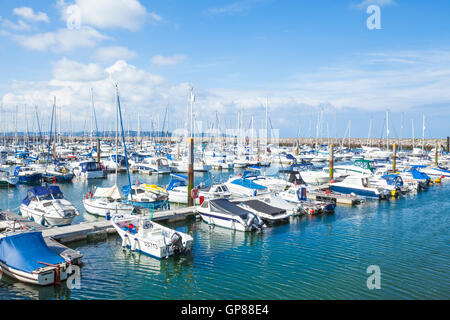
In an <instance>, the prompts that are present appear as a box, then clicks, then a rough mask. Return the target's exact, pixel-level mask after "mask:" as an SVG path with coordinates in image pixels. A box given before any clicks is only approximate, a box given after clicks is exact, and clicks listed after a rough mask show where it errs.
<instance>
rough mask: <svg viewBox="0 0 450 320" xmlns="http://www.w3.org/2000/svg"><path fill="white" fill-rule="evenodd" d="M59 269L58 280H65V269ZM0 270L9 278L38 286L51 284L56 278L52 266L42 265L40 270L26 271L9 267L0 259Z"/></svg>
mask: <svg viewBox="0 0 450 320" xmlns="http://www.w3.org/2000/svg"><path fill="white" fill-rule="evenodd" d="M59 270H60V271H59V276H60V281H64V280H66V279H67V269H64V268H61V267H60V269H59ZM0 272H2V273H4V274H6V275H7V276H8V277H10V278H13V279H16V280H19V281H22V282H26V283H30V284H34V285H40V286H48V285H52V284H54V283H55V280H56V270H55V268H53V267H44V268H43V270H42V271H41V272H36V273H35V272H32V273H28V272H23V271H20V270H17V269H14V268H11V267H9V266H7V265H6V264H4V263H2V262H1V261H0Z"/></svg>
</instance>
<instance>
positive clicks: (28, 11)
mask: <svg viewBox="0 0 450 320" xmlns="http://www.w3.org/2000/svg"><path fill="white" fill-rule="evenodd" d="M13 13H14V14H15V15H17V16H19V17H22V18H23V19H25V20H28V21H33V22H50V19H49V18H48V16H47V14H46V13H44V12H36V13H35V12H34V10H33V9H32V8H29V7H20V8H15V9H14V10H13Z"/></svg>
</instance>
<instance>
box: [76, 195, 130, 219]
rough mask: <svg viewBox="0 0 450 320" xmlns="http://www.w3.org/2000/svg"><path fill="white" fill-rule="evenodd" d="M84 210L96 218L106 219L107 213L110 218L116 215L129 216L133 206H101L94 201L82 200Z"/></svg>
mask: <svg viewBox="0 0 450 320" xmlns="http://www.w3.org/2000/svg"><path fill="white" fill-rule="evenodd" d="M83 205H84V208H85V209H86V211H87V212H89V213H90V214H94V215H96V216H101V217H106V214H107V213H108V212H109V214H110V215H111V216H113V215H117V214H122V215H124V214H131V213H132V212H133V210H134V208H133V206H129V205H124V204H119V205H117V204H114V203H113V204H112V205H110V206H102V205H100V204H99V203H98V202H96V201H95V200H90V199H84V200H83Z"/></svg>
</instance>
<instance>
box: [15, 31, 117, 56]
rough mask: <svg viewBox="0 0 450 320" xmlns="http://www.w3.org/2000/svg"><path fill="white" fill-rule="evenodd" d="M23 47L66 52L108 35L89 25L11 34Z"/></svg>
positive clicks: (91, 44) (89, 45)
mask: <svg viewBox="0 0 450 320" xmlns="http://www.w3.org/2000/svg"><path fill="white" fill-rule="evenodd" d="M12 38H13V39H14V40H15V41H16V42H18V43H19V44H20V45H22V46H23V47H26V48H28V49H32V50H37V51H47V50H51V51H55V52H68V51H72V50H74V49H77V48H80V47H93V46H96V45H97V44H98V43H100V42H101V41H103V40H107V39H109V37H107V36H105V35H103V34H101V33H100V32H98V31H97V30H95V29H93V28H90V27H81V28H80V29H73V30H71V29H59V30H57V31H55V32H46V33H38V34H35V35H31V36H25V35H13V36H12Z"/></svg>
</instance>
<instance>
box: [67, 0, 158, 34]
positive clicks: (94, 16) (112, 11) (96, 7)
mask: <svg viewBox="0 0 450 320" xmlns="http://www.w3.org/2000/svg"><path fill="white" fill-rule="evenodd" d="M58 5H59V6H60V7H61V8H62V13H63V19H64V20H65V19H67V12H66V10H67V8H68V7H69V6H70V5H76V6H78V8H79V9H80V13H81V24H82V25H90V26H93V27H97V28H112V29H115V28H123V29H128V30H130V31H137V30H139V29H140V28H142V26H144V25H145V24H146V23H149V22H150V23H155V22H161V21H162V20H163V18H162V17H161V16H159V15H158V14H156V13H154V12H148V11H147V9H146V8H145V7H144V6H142V5H141V3H140V2H139V1H138V0H114V1H111V0H95V1H92V0H75V2H74V3H71V4H66V3H65V2H64V1H59V2H58Z"/></svg>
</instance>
